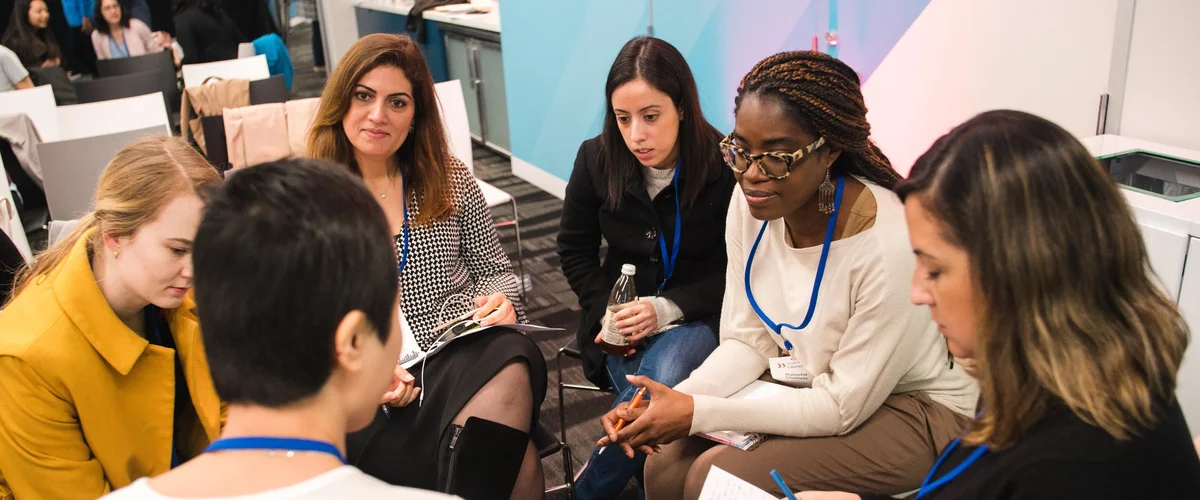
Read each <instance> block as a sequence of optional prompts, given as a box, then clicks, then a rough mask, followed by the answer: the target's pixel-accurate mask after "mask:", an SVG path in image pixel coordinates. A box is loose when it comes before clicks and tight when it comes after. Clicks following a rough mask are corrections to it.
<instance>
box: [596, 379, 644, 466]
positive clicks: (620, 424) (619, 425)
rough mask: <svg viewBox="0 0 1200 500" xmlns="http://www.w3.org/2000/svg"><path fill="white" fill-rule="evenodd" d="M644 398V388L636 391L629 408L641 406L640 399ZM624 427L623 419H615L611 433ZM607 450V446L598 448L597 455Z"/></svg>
mask: <svg viewBox="0 0 1200 500" xmlns="http://www.w3.org/2000/svg"><path fill="white" fill-rule="evenodd" d="M644 397H646V388H645V387H642V388H639V389H638V390H637V392H635V393H633V400H632V401H630V402H629V407H630V408H637V405H640V404H642V398H644ZM624 427H625V419H623V418H619V419H617V425H616V427H613V432H621V429H622V428H624ZM607 449H608V447H607V446H605V447H603V448H600V452H599V453H597V455H601V454H603V453H604V450H607Z"/></svg>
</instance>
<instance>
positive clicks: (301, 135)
mask: <svg viewBox="0 0 1200 500" xmlns="http://www.w3.org/2000/svg"><path fill="white" fill-rule="evenodd" d="M320 103H321V98H319V97H310V98H308V99H296V100H294V101H288V102H286V103H284V104H286V105H287V126H288V142H289V143H291V146H292V155H293V156H304V155H305V152H306V151H307V150H308V130H309V129H310V128H312V123H313V119H314V118H316V116H317V105H318V104H320Z"/></svg>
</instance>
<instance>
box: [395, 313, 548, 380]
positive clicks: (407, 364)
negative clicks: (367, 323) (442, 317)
mask: <svg viewBox="0 0 1200 500" xmlns="http://www.w3.org/2000/svg"><path fill="white" fill-rule="evenodd" d="M397 316H399V318H400V335H401V341H402V342H403V344H402V345H401V347H400V367H401V368H404V369H405V370H408V369H410V368H412V367H414V366H416V365H417V363H420V362H421V360H422V359H425V357H427V356H432V355H434V354H436V353H437V352H438V351H440V350H442V348H443V347H445V346H446V344H449V343H450V342H453V341H455V340H457V339H460V338H463V337H466V336H468V335H475V334H477V333H482V332H485V331H487V330H491V329H492V328H501V327H503V328H508V329H511V330H516V331H519V332H521V333H524V334H526V335H528V334H530V333H533V332H561V331H564V330H563V329H562V328H549V327H545V326H537V325H522V324H519V323H513V324H506V325H492V326H485V327H482V328H476V329H474V330H469V331H467V332H464V333H460V334H458V336H456V337H454V338H451V339H450V340H448V341H443V342H438V343H436V344H434V345H433V346H431V347H430V348H429V350H428V351H425V350H424V349H421V345H420V344H419V343H417V337H416V335H414V334H413V331H412V328H411V327H409V326H408V320H406V319H404V313H403V312H400V313H399V314H397Z"/></svg>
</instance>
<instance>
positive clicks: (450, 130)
mask: <svg viewBox="0 0 1200 500" xmlns="http://www.w3.org/2000/svg"><path fill="white" fill-rule="evenodd" d="M434 89H435V91H436V92H437V98H438V104H439V105H440V106H441V108H442V123H443V124H444V125H445V126H446V140H448V141H450V151H451V152H452V153H454V156H457V157H458V159H459V160H461V161H462V162H463V164H465V165H466V166H467V170H470V171H471V172H472V174H474V172H475V160H474V156H473V155H474V153H472V145H471V126H470V123H469V122H468V121H467V104H466V101H464V100H463V91H462V83H461V82H459V81H458V80H450V81H448V82H441V83H437V84H434ZM475 182H476V183H477V184H479V190H480V191H482V192H483V199H484V200H485V201H486V202H487V206H488V208H489V209H495V208H496V207H499V206H501V205H509V206H511V207H512V215H513V220H511V221H506V222H498V223H496V224H495V227H496V228H502V227H508V226H512V227H513V231H514V232H515V233H516V236H517V279H518V281H520V292H521V298H522V299H523V298H525V287H526V284H525V258H524V257H525V255H524V252H522V251H521V219H520V217H519V216H518V214H517V199H516V198H515V197H513V196H512V195H510V194H508V193H506V192H504V190H502V189H500V188H498V187H496V186H493V185H491V184H488V183H486V182H483V181H481V180H479V179H475Z"/></svg>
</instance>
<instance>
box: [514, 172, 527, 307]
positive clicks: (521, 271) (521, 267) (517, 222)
mask: <svg viewBox="0 0 1200 500" xmlns="http://www.w3.org/2000/svg"><path fill="white" fill-rule="evenodd" d="M511 198H512V199H511V201H512V215H513V230H514V232H516V235H517V280H518V281H520V283H519V286H520V289H519V293H520V295H521V301H522V302H525V301H526V300H525V252H524V251H523V250H521V217H520V216H519V215H517V198H516V197H515V196H513V197H511Z"/></svg>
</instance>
